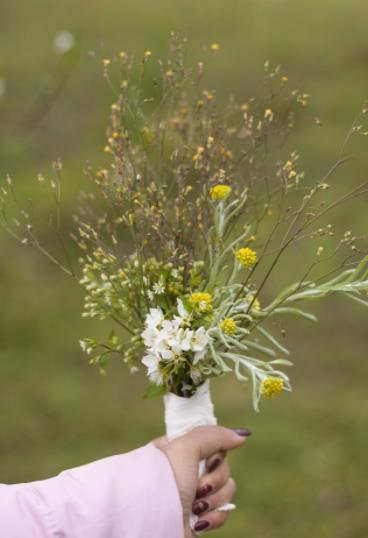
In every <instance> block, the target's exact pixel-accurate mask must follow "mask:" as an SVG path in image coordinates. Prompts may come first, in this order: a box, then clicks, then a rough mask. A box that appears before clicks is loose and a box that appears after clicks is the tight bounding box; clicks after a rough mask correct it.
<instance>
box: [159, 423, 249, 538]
mask: <svg viewBox="0 0 368 538" xmlns="http://www.w3.org/2000/svg"><path fill="white" fill-rule="evenodd" d="M250 434H251V432H250V431H249V430H244V429H236V430H231V429H228V428H223V427H221V426H202V427H199V428H196V429H195V430H193V431H191V432H190V433H187V434H186V435H183V436H182V437H178V438H177V439H175V440H174V441H171V442H168V441H167V440H166V438H164V437H163V438H160V439H157V440H156V441H155V444H156V446H157V447H158V448H160V449H161V450H162V451H163V452H164V453H165V454H166V456H167V458H168V459H169V462H170V463H171V466H172V468H173V471H174V474H175V477H176V482H177V485H178V489H179V494H180V498H181V502H182V506H183V517H184V529H185V537H186V538H191V537H192V536H193V534H192V531H191V529H190V528H189V514H190V512H191V511H193V512H194V513H195V514H197V515H198V516H199V518H200V519H199V520H198V521H197V523H196V526H195V530H196V531H203V530H212V529H217V528H218V527H220V526H221V525H223V523H224V522H225V521H226V519H227V518H228V516H229V512H218V511H217V509H218V508H219V507H220V506H222V505H223V504H225V503H228V502H230V501H231V499H232V498H233V496H234V493H235V489H236V487H235V482H234V480H233V479H232V478H231V477H230V469H229V465H228V462H227V460H226V459H225V458H226V452H227V450H232V449H234V448H237V447H239V446H240V445H242V444H243V443H244V441H245V439H246V437H248V436H249V435H250ZM201 460H206V473H205V474H204V475H203V476H202V477H201V478H198V465H199V462H200V461H201Z"/></svg>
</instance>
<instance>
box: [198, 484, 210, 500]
mask: <svg viewBox="0 0 368 538" xmlns="http://www.w3.org/2000/svg"><path fill="white" fill-rule="evenodd" d="M212 490H213V486H211V484H206V485H205V486H202V487H201V488H198V491H197V495H196V498H197V499H201V498H202V497H205V496H206V495H208V494H209V493H211V491H212Z"/></svg>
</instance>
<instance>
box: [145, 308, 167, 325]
mask: <svg viewBox="0 0 368 538" xmlns="http://www.w3.org/2000/svg"><path fill="white" fill-rule="evenodd" d="M163 321H164V314H163V312H162V310H161V308H151V309H150V311H149V313H148V314H147V316H146V327H150V328H156V327H158V326H159V325H161V323H162V322H163Z"/></svg>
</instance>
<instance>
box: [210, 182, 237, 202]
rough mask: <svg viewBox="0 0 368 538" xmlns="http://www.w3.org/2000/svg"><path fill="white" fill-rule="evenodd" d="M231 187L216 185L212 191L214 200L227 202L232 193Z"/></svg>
mask: <svg viewBox="0 0 368 538" xmlns="http://www.w3.org/2000/svg"><path fill="white" fill-rule="evenodd" d="M231 190H232V189H231V187H229V185H215V186H214V187H212V188H211V189H210V193H211V198H212V200H225V199H226V198H227V197H228V196H229V195H230V193H231Z"/></svg>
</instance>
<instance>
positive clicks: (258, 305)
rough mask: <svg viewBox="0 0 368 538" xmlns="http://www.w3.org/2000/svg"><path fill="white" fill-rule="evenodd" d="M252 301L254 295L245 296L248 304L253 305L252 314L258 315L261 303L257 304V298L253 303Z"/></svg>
mask: <svg viewBox="0 0 368 538" xmlns="http://www.w3.org/2000/svg"><path fill="white" fill-rule="evenodd" d="M253 299H254V295H253V294H252V293H250V294H249V295H247V300H248V302H249V304H251V303H253V304H252V310H253V312H257V313H258V312H260V311H261V303H260V302H259V299H258V297H256V298H255V299H254V301H253Z"/></svg>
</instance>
